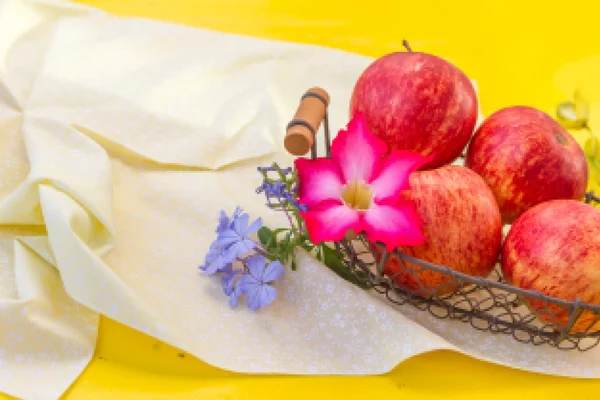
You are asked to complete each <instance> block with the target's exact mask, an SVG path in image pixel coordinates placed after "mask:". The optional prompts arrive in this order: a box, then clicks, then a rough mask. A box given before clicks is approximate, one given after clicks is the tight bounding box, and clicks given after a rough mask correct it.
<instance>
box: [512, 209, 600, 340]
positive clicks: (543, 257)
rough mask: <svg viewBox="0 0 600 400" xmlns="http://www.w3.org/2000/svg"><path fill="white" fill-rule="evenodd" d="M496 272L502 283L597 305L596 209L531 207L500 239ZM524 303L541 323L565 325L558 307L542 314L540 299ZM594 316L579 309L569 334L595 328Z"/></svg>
mask: <svg viewBox="0 0 600 400" xmlns="http://www.w3.org/2000/svg"><path fill="white" fill-rule="evenodd" d="M502 272H503V275H504V277H505V279H506V280H507V282H509V283H510V284H512V285H514V286H516V287H519V288H522V289H532V290H536V291H538V292H541V293H543V294H545V295H547V296H551V297H556V298H559V299H562V300H568V301H573V300H575V299H576V298H579V299H580V300H581V301H582V302H586V303H591V304H600V210H598V209H596V208H594V207H592V206H590V205H588V204H585V203H582V202H579V201H575V200H552V201H548V202H545V203H542V204H539V205H537V206H535V207H533V208H531V209H530V210H529V211H527V212H525V213H524V214H523V215H521V216H520V217H519V218H518V219H517V220H516V221H515V223H514V224H513V225H512V227H511V229H510V231H509V233H508V235H507V236H506V240H505V242H504V245H503V250H502ZM525 301H526V303H527V305H528V306H529V308H530V309H532V310H533V311H534V312H535V313H536V314H537V316H538V317H539V318H540V319H541V320H542V321H543V322H545V323H547V324H552V323H553V321H554V320H555V321H556V325H557V327H564V326H565V325H566V323H567V320H568V316H569V315H568V312H567V309H565V308H564V307H563V306H559V305H556V304H554V305H550V306H549V307H548V309H547V310H546V309H545V304H544V302H542V301H540V300H535V299H525ZM553 316H554V318H553ZM598 317H600V316H595V315H594V314H592V313H591V312H590V311H584V312H583V313H582V314H581V316H580V318H579V319H578V320H577V322H576V323H575V325H574V326H573V327H572V329H571V332H584V331H586V330H587V329H588V328H590V332H593V331H597V330H600V322H599V321H598V320H597V318H598ZM591 325H593V326H591Z"/></svg>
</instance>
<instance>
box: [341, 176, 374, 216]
mask: <svg viewBox="0 0 600 400" xmlns="http://www.w3.org/2000/svg"><path fill="white" fill-rule="evenodd" d="M342 200H343V201H344V203H345V204H346V205H347V206H348V207H350V208H353V209H355V210H368V209H369V208H370V207H371V201H373V190H372V189H371V187H370V186H369V185H368V184H366V183H365V182H363V181H358V180H355V181H351V182H348V183H347V184H346V185H345V186H344V187H343V188H342Z"/></svg>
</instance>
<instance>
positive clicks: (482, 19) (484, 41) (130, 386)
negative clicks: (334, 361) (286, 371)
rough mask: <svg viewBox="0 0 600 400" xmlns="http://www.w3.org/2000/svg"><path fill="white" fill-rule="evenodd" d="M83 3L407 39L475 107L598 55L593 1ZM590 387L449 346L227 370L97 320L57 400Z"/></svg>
mask: <svg viewBox="0 0 600 400" xmlns="http://www.w3.org/2000/svg"><path fill="white" fill-rule="evenodd" d="M82 2H83V3H87V4H90V5H93V6H97V7H100V8H103V9H105V10H107V11H110V12H113V13H116V14H119V15H124V16H142V17H150V18H155V19H162V20H166V21H173V22H178V23H183V24H189V25H195V26H202V27H206V28H211V29H218V30H223V31H228V32H235V33H244V34H250V35H254V36H260V37H266V38H272V39H282V40H291V41H299V42H306V43H315V44H321V45H326V46H331V47H336V48H342V49H345V50H350V51H354V52H359V53H363V54H367V55H371V56H378V55H382V54H384V53H386V52H390V51H395V50H398V49H399V48H400V47H401V42H402V39H404V38H406V39H408V40H409V41H410V43H411V45H412V47H413V49H414V50H416V51H425V52H432V53H436V54H438V55H440V56H442V57H444V58H446V59H449V60H450V61H452V62H454V63H456V64H457V65H459V66H460V67H461V68H462V69H463V70H464V71H465V72H466V73H467V74H468V75H469V76H470V77H472V78H475V79H476V80H477V81H478V83H479V88H480V93H481V102H482V107H483V111H484V113H486V114H487V113H489V112H491V111H494V110H496V109H498V108H500V107H503V106H507V105H512V104H526V105H534V106H537V107H540V108H542V109H545V110H551V109H552V107H553V105H554V104H555V103H556V102H557V101H559V100H560V96H559V94H558V93H557V90H556V89H555V87H554V82H553V74H554V71H555V70H556V69H557V68H559V67H560V66H561V65H563V64H564V63H565V62H569V61H576V60H578V59H580V58H582V57H585V56H586V55H592V54H600V40H598V38H599V37H600V35H598V33H597V31H596V29H597V28H596V24H597V21H598V17H599V16H600V3H598V2H594V1H593V0H589V1H579V2H578V1H560V2H559V1H551V0H548V1H543V2H542V1H527V0H504V1H503V0H479V1H475V0H456V1H448V0H429V1H397V0H391V1H384V0H369V1H364V2H356V3H354V2H352V1H351V0H340V1H334V0H300V1H298V0H187V1H186V0H82ZM594 3H596V4H594ZM209 56H210V55H207V57H209ZM298 61H299V62H302V60H298ZM598 362H600V360H598ZM32 384H35V383H34V382H32ZM598 392H600V381H589V380H573V379H564V378H553V377H548V376H541V375H536V374H532V373H525V372H520V371H516V370H512V369H509V368H503V367H499V366H496V365H491V364H487V363H484V362H480V361H475V360H473V359H470V358H468V357H464V356H461V355H457V354H454V353H449V352H436V353H432V354H426V355H423V356H419V357H416V358H414V359H411V360H408V361H407V362H405V363H403V364H401V365H400V366H399V367H398V368H396V369H395V370H394V371H393V372H392V373H390V374H388V375H386V376H379V377H354V378H349V377H330V378H326V377H321V378H317V377H272V376H260V377H259V376H246V375H238V374H230V373H227V372H224V371H219V370H216V369H214V368H212V367H210V366H208V365H206V364H204V363H202V362H201V361H199V360H197V359H194V358H192V357H190V356H189V355H187V354H183V353H181V352H179V351H177V350H175V349H173V348H171V347H169V346H166V345H164V344H161V343H158V342H156V341H155V340H153V339H151V338H149V337H146V336H143V335H141V334H139V333H136V332H134V331H132V330H130V329H128V328H125V327H122V326H120V325H117V324H115V323H114V322H111V321H107V320H103V322H102V325H101V332H100V340H99V344H98V349H97V354H96V358H95V360H94V361H93V362H92V364H91V366H90V367H89V368H88V369H87V370H86V372H85V373H84V374H83V376H82V377H81V378H80V380H79V381H78V382H77V383H76V384H75V386H74V387H73V388H72V389H71V390H70V391H69V393H68V395H67V398H69V399H96V398H100V399H108V400H110V399H132V400H135V399H162V398H165V399H166V398H169V399H172V398H176V399H183V398H186V399H187V398H201V399H212V398H228V399H229V398H235V399H237V398H260V399H266V398H282V397H284V396H285V397H287V398H305V397H306V396H310V398H367V397H371V396H378V397H379V398H391V397H389V396H395V397H396V398H402V399H430V398H431V399H433V398H436V399H438V398H439V399H464V398H486V399H496V398H498V399H501V398H502V399H509V398H515V397H516V398H523V399H531V398H545V399H554V398H580V399H581V398H592V396H594V395H593V394H594V393H598ZM386 396H388V397H386ZM0 397H1V396H0ZM594 397H596V396H594Z"/></svg>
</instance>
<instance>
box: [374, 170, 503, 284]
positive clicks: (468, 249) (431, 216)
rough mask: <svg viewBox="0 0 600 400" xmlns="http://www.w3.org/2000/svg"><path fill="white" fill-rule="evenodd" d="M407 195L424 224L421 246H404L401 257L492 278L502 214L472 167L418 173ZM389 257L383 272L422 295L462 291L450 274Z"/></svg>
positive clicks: (498, 245) (412, 178)
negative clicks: (423, 239)
mask: <svg viewBox="0 0 600 400" xmlns="http://www.w3.org/2000/svg"><path fill="white" fill-rule="evenodd" d="M409 183H410V189H409V190H407V191H405V192H404V194H403V196H404V197H405V198H407V199H410V200H412V201H414V203H415V204H416V208H417V212H418V214H419V216H420V217H421V218H422V220H423V227H422V229H423V235H424V236H425V238H426V239H427V240H426V242H425V243H424V244H422V245H420V246H414V247H413V246H407V247H400V248H399V249H398V250H400V251H401V252H403V253H406V254H408V255H411V256H413V257H416V258H419V259H422V260H425V261H429V262H431V263H434V264H438V265H443V266H447V267H449V268H451V269H453V270H455V271H459V272H462V273H465V274H469V275H472V276H481V277H486V276H488V275H489V274H490V273H491V271H492V270H493V268H494V266H495V264H496V261H497V259H498V255H499V253H500V246H501V239H502V224H501V219H500V210H499V209H498V205H497V204H496V200H495V199H494V195H493V194H492V192H491V190H490V188H489V187H488V186H487V185H486V184H485V182H484V181H483V179H481V177H479V176H478V175H477V174H476V173H474V172H473V171H471V170H470V169H468V168H465V167H460V166H455V165H448V166H444V167H440V168H437V169H434V170H428V171H418V172H414V173H413V174H411V176H410V180H409ZM406 266H407V267H408V268H409V269H414V270H415V271H416V272H415V273H414V274H413V273H412V272H410V271H409V269H407V268H405V267H404V266H403V264H402V262H400V260H399V259H398V258H397V257H396V256H392V257H390V259H389V261H388V262H387V264H386V265H385V272H386V274H387V275H388V276H390V277H393V279H394V280H395V282H396V283H397V284H398V285H399V286H401V287H403V288H405V289H407V290H409V291H411V292H414V293H416V294H419V295H422V296H430V295H443V294H447V293H451V292H453V291H455V290H457V289H458V287H459V286H458V285H456V284H454V283H453V282H452V280H451V278H450V277H449V276H447V275H444V274H441V273H438V272H434V271H431V270H426V269H423V268H422V267H419V266H418V265H416V264H412V263H406Z"/></svg>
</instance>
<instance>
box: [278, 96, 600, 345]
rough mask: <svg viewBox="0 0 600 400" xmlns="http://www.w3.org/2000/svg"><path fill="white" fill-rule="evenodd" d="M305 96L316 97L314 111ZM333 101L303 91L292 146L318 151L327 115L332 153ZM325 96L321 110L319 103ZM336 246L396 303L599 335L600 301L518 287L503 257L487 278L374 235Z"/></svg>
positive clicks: (504, 328)
mask: <svg viewBox="0 0 600 400" xmlns="http://www.w3.org/2000/svg"><path fill="white" fill-rule="evenodd" d="M307 99H309V100H310V101H312V102H313V103H312V107H313V109H312V111H311V110H310V107H309V106H310V105H307V104H306V103H307V102H306V100H307ZM328 103H329V97H328V96H327V94H326V92H325V91H323V90H322V89H319V88H313V89H310V90H309V91H307V92H306V93H305V94H304V96H303V97H302V100H301V106H300V107H299V109H298V112H297V113H296V115H295V116H294V119H293V120H292V121H291V122H290V123H289V124H288V126H287V134H286V139H288V138H289V137H290V136H293V135H292V134H291V133H292V130H293V128H301V130H300V131H298V130H297V131H296V132H294V134H296V137H294V138H293V140H297V139H298V135H302V138H303V140H300V141H296V142H295V143H292V142H293V140H290V143H292V145H291V146H290V145H289V143H286V148H287V149H288V151H290V153H292V154H293V155H297V156H298V155H303V154H306V153H307V152H308V150H310V151H311V157H312V158H316V157H317V146H316V140H315V138H316V133H317V131H318V129H319V126H320V124H321V123H322V122H323V125H324V131H325V134H324V142H325V143H324V144H325V152H326V156H327V157H330V154H331V152H330V146H331V140H330V135H329V126H328V125H329V121H328V118H327V106H328ZM319 104H320V106H321V108H320V111H318V110H319V107H316V106H317V105H319ZM323 105H324V107H323ZM315 110H317V111H315ZM302 138H301V139H302ZM299 142H301V145H298V143H299ZM294 146H296V147H294ZM596 199H597V197H596V196H594V194H593V193H588V195H587V196H586V201H587V202H590V201H593V200H596ZM334 247H335V251H336V253H337V255H338V257H339V258H340V260H342V261H343V262H344V264H345V265H346V267H347V268H348V269H349V271H350V273H351V274H352V275H353V276H354V277H355V278H356V280H357V281H359V282H361V283H362V286H364V287H368V288H372V289H374V290H375V291H377V292H378V293H380V294H382V295H384V296H385V297H386V298H387V299H388V300H389V301H390V302H392V303H395V304H398V305H405V304H408V305H411V306H413V307H416V308H417V309H419V310H422V311H424V312H428V313H430V314H431V315H433V316H434V317H436V318H440V319H448V320H458V321H461V322H464V323H468V324H470V325H471V326H472V327H473V328H474V329H477V330H480V331H485V332H490V333H492V334H506V335H510V336H512V337H513V338H514V339H515V340H517V341H519V342H522V343H527V344H532V345H544V344H546V345H550V346H552V347H555V348H558V349H561V350H579V351H587V350H590V349H592V348H593V347H595V346H596V345H598V343H599V342H600V305H593V304H588V303H585V302H582V301H579V299H576V300H574V301H566V300H562V299H559V298H554V297H549V296H547V295H544V294H543V293H541V292H538V291H534V290H524V289H520V288H517V287H514V286H512V285H510V284H508V283H507V282H505V281H504V280H503V277H502V273H501V270H500V268H499V265H496V267H495V269H494V270H493V272H492V273H491V275H490V276H488V277H486V278H482V277H476V276H471V275H467V274H464V273H461V272H458V271H456V270H453V269H451V268H449V267H446V266H443V265H436V264H432V263H430V262H427V261H424V260H421V259H418V258H415V257H412V256H410V255H408V254H406V253H403V252H400V251H398V250H396V251H394V252H391V253H388V252H387V250H386V249H385V246H384V245H383V244H380V243H370V242H368V241H367V240H366V239H365V237H364V236H363V235H358V236H356V237H354V238H352V239H344V240H341V241H340V242H336V243H334ZM390 263H392V264H393V266H394V268H393V273H390V272H389V271H390V269H388V268H386V265H388V266H389V264H390ZM386 271H387V272H386ZM424 273H426V274H429V275H431V274H436V275H437V278H436V279H435V280H436V281H437V282H440V284H439V285H437V286H432V285H431V283H428V284H425V283H424V282H422V279H421V277H422V276H423V274H424Z"/></svg>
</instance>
